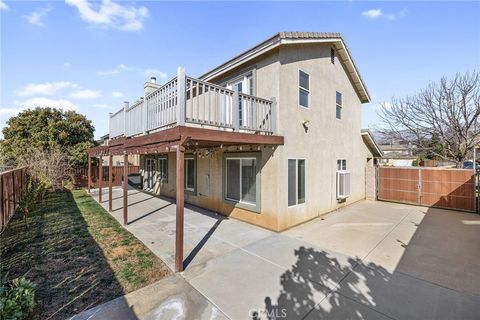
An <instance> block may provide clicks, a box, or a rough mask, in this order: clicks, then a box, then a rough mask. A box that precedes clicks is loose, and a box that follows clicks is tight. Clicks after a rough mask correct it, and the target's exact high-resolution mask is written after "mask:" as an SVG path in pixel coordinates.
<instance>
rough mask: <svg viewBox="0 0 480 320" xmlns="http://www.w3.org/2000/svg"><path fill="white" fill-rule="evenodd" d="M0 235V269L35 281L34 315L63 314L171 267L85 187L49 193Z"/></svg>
mask: <svg viewBox="0 0 480 320" xmlns="http://www.w3.org/2000/svg"><path fill="white" fill-rule="evenodd" d="M29 226H30V228H29V230H27V229H26V227H25V225H24V223H23V220H22V217H21V216H20V215H16V216H15V217H14V218H13V219H12V221H10V224H9V226H8V228H7V230H6V231H5V232H4V233H3V234H2V235H1V242H0V249H1V273H2V276H3V275H5V274H7V273H8V278H15V277H18V276H22V275H25V276H26V277H27V278H28V279H30V280H31V281H33V282H34V283H35V285H36V303H37V306H36V307H35V309H34V314H33V319H65V318H68V317H70V316H72V315H74V314H76V313H78V312H81V311H83V310H86V309H89V308H91V307H93V306H95V305H98V304H101V303H103V302H106V301H109V300H111V299H114V298H116V297H119V296H121V295H124V294H126V293H128V292H131V291H134V290H136V289H139V288H141V287H143V286H146V285H148V284H151V283H153V282H156V281H158V280H160V279H161V278H164V277H166V276H168V275H170V274H171V271H170V269H169V268H168V267H167V266H166V265H165V264H164V263H163V262H162V261H161V260H160V259H158V258H157V257H156V256H155V255H154V254H153V253H152V252H151V251H150V250H149V249H148V248H146V247H145V246H144V245H143V244H142V243H141V242H140V241H139V240H138V239H136V238H135V237H134V236H133V235H132V234H131V233H129V232H128V231H127V230H125V229H124V228H123V227H122V226H121V225H120V224H119V223H118V222H117V221H116V220H115V219H114V218H113V217H112V216H111V215H110V214H108V213H107V212H106V211H105V210H104V209H103V208H102V207H101V206H100V205H99V204H98V203H97V202H96V201H94V200H93V199H92V198H91V197H90V196H89V195H88V194H87V193H86V192H85V191H84V190H76V191H73V192H71V193H70V192H64V193H52V194H49V195H48V196H47V197H46V199H45V200H44V202H43V203H41V204H39V205H38V207H37V208H36V209H35V210H34V211H33V212H32V213H31V215H30V217H29Z"/></svg>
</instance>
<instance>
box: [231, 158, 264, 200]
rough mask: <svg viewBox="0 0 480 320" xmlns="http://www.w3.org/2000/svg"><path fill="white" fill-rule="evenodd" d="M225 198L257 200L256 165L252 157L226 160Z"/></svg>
mask: <svg viewBox="0 0 480 320" xmlns="http://www.w3.org/2000/svg"><path fill="white" fill-rule="evenodd" d="M226 175H227V179H226V180H227V181H226V198H227V199H228V200H234V201H241V202H247V203H252V204H255V203H256V201H257V166H256V160H255V159H254V158H244V159H228V158H227V160H226Z"/></svg>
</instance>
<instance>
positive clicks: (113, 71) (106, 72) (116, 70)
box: [97, 64, 131, 76]
mask: <svg viewBox="0 0 480 320" xmlns="http://www.w3.org/2000/svg"><path fill="white" fill-rule="evenodd" d="M123 70H126V71H128V70H131V68H129V67H127V66H126V65H124V64H119V65H118V66H117V67H116V68H114V69H108V70H100V71H97V74H98V75H100V76H110V75H112V74H118V73H120V72H121V71H123Z"/></svg>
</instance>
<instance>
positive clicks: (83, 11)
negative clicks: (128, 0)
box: [65, 0, 148, 31]
mask: <svg viewBox="0 0 480 320" xmlns="http://www.w3.org/2000/svg"><path fill="white" fill-rule="evenodd" d="M65 2H66V3H67V4H68V5H71V6H73V7H76V8H77V9H78V12H79V13H80V17H81V18H82V19H83V20H84V21H86V22H87V23H89V24H92V25H98V26H104V27H112V28H116V29H119V30H123V31H138V30H142V29H143V20H144V19H145V18H146V17H147V16H148V9H147V8H146V7H143V6H140V7H134V6H129V7H127V6H123V5H120V4H118V3H115V2H113V1H111V0H103V1H102V2H101V4H100V5H96V4H94V3H93V2H90V1H88V0H65Z"/></svg>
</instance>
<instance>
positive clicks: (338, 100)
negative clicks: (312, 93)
mask: <svg viewBox="0 0 480 320" xmlns="http://www.w3.org/2000/svg"><path fill="white" fill-rule="evenodd" d="M335 104H336V105H335V115H336V118H337V119H342V108H343V96H342V93H340V92H338V91H337V94H336V96H335Z"/></svg>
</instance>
